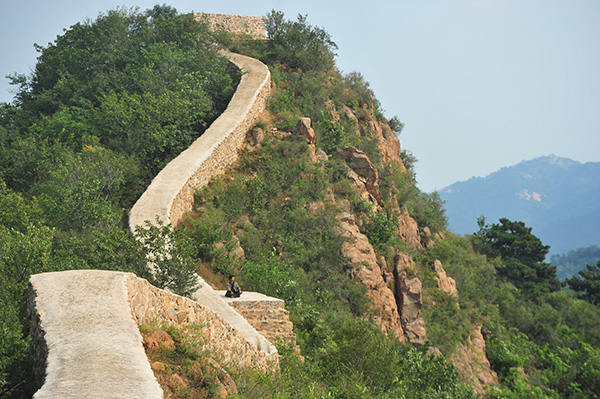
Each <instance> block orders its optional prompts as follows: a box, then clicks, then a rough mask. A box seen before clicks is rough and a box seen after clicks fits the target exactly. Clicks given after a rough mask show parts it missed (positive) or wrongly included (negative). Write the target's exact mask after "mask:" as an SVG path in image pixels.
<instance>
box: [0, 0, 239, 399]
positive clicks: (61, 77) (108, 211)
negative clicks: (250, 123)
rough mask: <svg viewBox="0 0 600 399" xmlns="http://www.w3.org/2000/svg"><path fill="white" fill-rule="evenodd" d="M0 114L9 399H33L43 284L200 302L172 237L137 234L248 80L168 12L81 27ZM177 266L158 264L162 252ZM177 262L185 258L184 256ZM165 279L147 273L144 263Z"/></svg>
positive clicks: (47, 54) (2, 372) (1, 379)
mask: <svg viewBox="0 0 600 399" xmlns="http://www.w3.org/2000/svg"><path fill="white" fill-rule="evenodd" d="M37 48H38V50H39V52H40V56H39V58H38V63H37V65H36V67H35V70H34V71H33V73H32V74H31V76H24V75H14V76H12V77H11V79H12V81H13V83H14V84H16V85H17V86H18V87H17V94H16V96H15V101H14V103H13V104H0V284H1V286H2V292H1V293H0V303H1V306H0V309H1V310H0V396H1V397H3V398H4V397H21V396H26V395H28V394H30V393H31V389H33V387H32V386H31V385H30V381H29V374H30V370H29V369H28V362H29V358H28V353H27V351H26V347H27V342H28V337H27V327H26V326H27V323H26V322H25V315H24V303H25V294H26V289H27V281H28V279H29V276H30V275H31V274H33V273H40V272H47V271H60V270H70V269H110V270H123V271H130V272H134V273H137V274H139V275H141V276H144V277H147V278H150V279H151V281H152V282H153V283H155V284H157V285H159V286H163V287H170V288H172V289H174V290H175V291H176V292H180V293H188V292H189V291H190V288H191V287H190V285H189V274H190V272H191V270H193V269H190V267H192V268H193V265H192V264H191V263H189V262H186V253H187V252H186V247H185V245H183V244H184V242H183V241H182V242H181V243H180V242H179V239H178V238H177V237H173V236H172V235H171V233H170V232H169V231H168V230H169V229H164V228H163V229H159V228H153V229H149V230H147V231H146V232H140V234H145V237H146V241H145V244H146V245H145V246H143V245H141V244H140V243H139V242H138V241H136V240H135V239H134V237H133V235H132V234H131V233H130V232H129V230H128V226H127V210H128V209H129V208H130V207H131V205H132V204H133V202H134V201H135V199H136V198H137V197H138V196H139V195H140V194H141V192H142V191H143V189H144V187H145V186H146V185H147V183H148V182H149V181H150V179H151V178H152V177H153V176H154V175H155V174H156V172H157V171H158V170H159V169H160V168H161V167H162V166H163V165H165V163H166V162H168V161H169V159H170V158H172V157H174V156H175V155H177V154H178V153H179V152H180V151H181V150H182V149H184V148H186V147H187V146H188V145H189V144H190V143H191V141H192V140H193V139H194V138H195V137H198V136H199V135H200V134H201V133H202V132H203V131H204V129H205V127H206V126H208V125H209V124H210V122H211V121H212V119H214V118H215V117H216V116H217V115H218V114H219V113H220V112H221V110H222V109H223V108H224V107H225V105H226V104H227V102H228V101H229V98H230V96H231V94H232V93H233V90H234V82H235V80H236V79H238V77H237V76H236V75H235V74H234V75H232V70H230V69H231V67H230V66H229V64H228V63H227V62H226V61H225V60H224V59H223V58H222V57H220V56H219V55H218V54H217V52H216V50H217V49H216V47H215V45H214V39H213V37H212V35H211V34H210V33H209V32H208V31H207V28H206V27H205V26H204V25H202V24H198V23H196V22H195V21H194V20H193V18H192V17H191V16H189V15H183V16H182V15H178V14H177V12H176V11H175V10H174V9H172V8H170V7H167V6H156V7H154V8H153V9H151V10H148V11H146V12H139V11H133V10H125V9H117V10H113V11H109V12H107V13H106V14H101V15H100V16H99V17H98V18H97V19H96V20H94V21H87V22H84V23H77V24H75V25H73V26H72V27H70V28H69V29H67V30H65V32H64V33H63V34H62V35H60V36H58V37H57V39H56V40H55V41H54V42H53V43H50V44H48V46H47V47H41V46H37ZM165 241H166V242H168V243H169V245H171V247H172V250H173V251H174V253H177V254H178V255H177V256H175V257H168V258H166V257H163V258H161V257H160V255H161V251H164V247H162V243H164V242H165ZM178 251H179V252H178ZM148 255H151V256H153V257H154V258H155V259H157V263H156V264H155V268H157V270H158V271H160V273H158V274H157V275H156V276H157V278H155V279H154V278H152V276H150V275H149V274H148V271H147V266H146V257H147V256H148Z"/></svg>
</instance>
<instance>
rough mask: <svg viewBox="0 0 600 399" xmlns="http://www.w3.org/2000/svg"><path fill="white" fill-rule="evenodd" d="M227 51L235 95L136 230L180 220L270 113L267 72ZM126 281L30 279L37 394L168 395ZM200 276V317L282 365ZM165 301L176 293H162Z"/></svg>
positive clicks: (63, 275)
mask: <svg viewBox="0 0 600 399" xmlns="http://www.w3.org/2000/svg"><path fill="white" fill-rule="evenodd" d="M224 55H225V56H226V57H227V58H228V59H229V60H231V62H233V63H234V64H235V65H236V66H238V68H240V69H241V71H242V78H241V81H240V83H239V85H238V88H237V90H236V92H235V93H234V95H233V97H232V99H231V101H230V103H229V105H228V107H227V109H226V110H225V112H224V113H223V114H221V116H219V118H217V120H216V121H215V122H214V123H213V124H212V125H211V126H210V127H209V128H208V129H207V130H206V132H205V133H204V134H203V135H202V136H201V137H200V138H198V139H197V140H196V141H195V142H194V143H193V144H192V145H191V146H190V147H189V148H188V149H187V150H185V151H184V152H182V153H181V154H180V155H179V156H178V157H177V158H175V159H174V160H173V161H171V162H170V163H169V164H168V165H167V166H166V167H165V168H164V169H163V170H162V171H161V172H160V173H159V174H158V175H157V176H156V177H155V178H154V180H153V181H152V183H151V184H150V186H149V187H148V189H147V190H146V192H144V194H143V195H142V196H141V197H140V199H139V200H138V201H137V203H136V204H135V205H134V207H133V208H132V210H131V213H130V219H129V224H130V228H131V230H132V231H135V227H136V226H139V225H144V222H145V221H146V220H149V221H152V222H153V221H154V220H155V219H156V217H158V218H160V219H161V220H162V221H163V222H164V223H171V224H173V225H176V224H178V223H179V222H180V221H181V219H182V218H183V215H184V214H185V213H186V212H188V211H190V210H191V208H192V204H193V198H194V191H195V190H196V189H198V188H200V187H202V186H203V185H205V184H207V183H208V182H209V181H210V179H211V178H212V177H215V176H218V175H220V174H221V173H223V172H224V171H225V170H226V169H227V168H228V167H229V166H230V165H231V164H233V162H235V160H236V159H237V154H238V150H239V149H240V148H241V146H242V145H243V142H244V139H245V135H246V132H247V131H248V130H249V128H251V127H252V126H253V125H254V123H255V122H256V119H257V116H258V115H259V114H260V113H261V112H262V111H263V110H264V108H265V104H266V99H267V96H268V93H269V89H270V74H269V70H268V68H267V67H266V66H265V65H264V64H262V63H261V62H259V61H258V60H255V59H252V58H249V57H245V56H242V55H238V54H233V53H224ZM130 278H131V276H129V275H128V274H127V273H118V272H106V271H97V270H96V271H69V272H56V273H42V274H38V275H34V276H32V277H31V281H30V282H31V294H30V306H29V308H30V310H31V311H32V312H34V313H35V314H36V317H34V318H33V323H32V326H33V335H34V349H35V348H36V346H37V352H38V356H39V357H43V359H42V360H39V359H38V366H39V367H38V370H39V371H40V372H41V374H44V373H45V376H44V384H43V386H42V388H40V390H39V391H38V392H37V393H36V394H35V396H34V397H35V398H82V397H86V398H160V397H162V390H161V389H160V387H159V386H158V384H157V382H156V380H155V378H154V375H153V373H152V371H151V369H150V366H149V364H148V361H147V359H146V356H145V352H144V350H143V347H142V345H141V335H140V333H139V331H138V329H137V327H136V323H135V321H134V319H133V318H132V310H133V308H131V309H129V308H128V305H129V306H132V305H131V303H132V300H133V299H132V297H131V287H130V286H129V288H128V285H127V284H129V283H128V281H129V280H128V279H130ZM198 279H199V280H200V283H201V288H200V289H199V290H198V291H197V292H196V293H195V295H194V299H195V300H196V301H197V302H198V303H199V304H200V306H201V307H202V309H204V310H203V312H204V311H206V312H208V313H210V314H216V316H215V317H216V318H215V319H214V320H217V322H216V324H218V325H219V328H221V326H223V328H225V330H224V331H225V332H223V333H222V334H224V335H222V336H223V337H229V336H231V335H230V334H233V336H235V337H237V336H239V337H241V338H240V339H242V340H243V341H244V342H246V344H245V345H248V347H249V349H248V350H249V351H250V352H251V351H257V352H258V355H257V358H258V360H257V361H258V362H259V363H260V362H264V359H267V360H273V359H276V358H277V350H276V348H275V347H274V346H273V345H272V344H271V343H270V342H269V341H267V340H266V339H265V338H264V337H263V336H262V335H261V334H259V333H258V332H257V331H256V330H255V329H254V327H252V326H251V325H250V324H249V323H248V322H247V321H246V319H244V318H243V317H242V316H241V315H240V314H239V313H237V312H236V311H235V310H233V308H231V307H230V306H229V305H228V304H227V303H226V302H225V301H224V300H223V299H222V298H221V295H219V294H218V293H217V292H215V291H214V290H213V289H212V288H211V287H210V286H209V284H205V283H204V282H203V281H202V279H201V278H200V277H199V276H198ZM128 290H129V291H128ZM165 295H167V296H168V295H170V294H168V293H167V294H160V295H159V296H163V297H164V296H165ZM182 300H183V299H182ZM169 302H173V301H172V300H171V299H169ZM174 302H176V303H179V302H181V301H180V300H175V301H174ZM190 306H194V305H190ZM163 313H164V311H163ZM134 314H135V312H134ZM211 317H212V316H211ZM219 320H221V321H219ZM235 339H237V338H235ZM233 345H235V344H233ZM261 359H262V360H261ZM252 362H254V360H252V361H251V363H252Z"/></svg>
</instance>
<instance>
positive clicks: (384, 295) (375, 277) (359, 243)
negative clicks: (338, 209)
mask: <svg viewBox="0 0 600 399" xmlns="http://www.w3.org/2000/svg"><path fill="white" fill-rule="evenodd" d="M339 229H340V234H341V235H342V236H344V237H346V238H348V239H349V241H348V242H346V243H344V246H343V249H342V251H343V253H344V255H345V256H347V257H348V258H349V259H350V260H351V262H352V265H353V266H354V270H353V272H352V274H353V278H358V279H360V281H361V282H362V283H363V284H364V285H365V286H366V287H367V297H368V299H369V304H370V307H371V309H373V311H374V313H375V321H376V323H377V325H379V326H380V327H381V329H382V331H383V332H384V333H387V334H390V335H392V336H394V337H396V338H397V339H399V340H401V341H404V340H405V338H404V330H403V329H402V325H401V322H400V314H399V312H398V305H397V302H396V298H395V296H394V292H393V291H392V289H391V288H390V287H389V286H388V285H387V283H386V282H385V280H384V278H383V275H384V273H383V272H382V270H381V268H380V267H379V265H378V264H377V258H376V256H375V251H374V250H373V246H372V245H371V244H370V243H369V240H368V239H367V237H366V236H365V235H364V234H363V233H361V232H360V230H359V228H358V226H357V225H356V224H355V222H354V216H352V215H351V214H349V213H347V212H345V213H343V214H342V215H341V216H340V224H339Z"/></svg>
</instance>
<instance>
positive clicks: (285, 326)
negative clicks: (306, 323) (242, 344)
mask: <svg viewBox="0 0 600 399" xmlns="http://www.w3.org/2000/svg"><path fill="white" fill-rule="evenodd" d="M228 303H229V306H231V307H233V308H234V309H235V310H237V311H238V312H239V313H240V314H241V315H242V316H244V318H245V319H246V320H248V322H249V323H250V324H251V325H252V327H254V328H256V330H257V331H258V332H259V333H261V334H262V335H263V336H264V337H265V338H267V339H268V340H269V341H271V342H273V343H275V342H277V341H278V340H282V341H283V342H285V343H287V344H290V345H296V334H294V331H293V329H294V325H293V324H292V322H291V321H290V312H289V311H288V310H287V309H286V308H285V303H284V301H283V300H281V299H277V298H266V299H258V300H249V301H246V300H239V299H233V300H230V301H228Z"/></svg>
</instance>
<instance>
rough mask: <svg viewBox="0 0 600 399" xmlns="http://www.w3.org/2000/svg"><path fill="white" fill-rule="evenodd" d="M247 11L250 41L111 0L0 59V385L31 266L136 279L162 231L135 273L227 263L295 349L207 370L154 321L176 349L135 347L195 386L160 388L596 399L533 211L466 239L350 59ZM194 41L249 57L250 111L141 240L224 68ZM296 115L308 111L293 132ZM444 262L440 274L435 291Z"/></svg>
mask: <svg viewBox="0 0 600 399" xmlns="http://www.w3.org/2000/svg"><path fill="white" fill-rule="evenodd" d="M266 26H267V34H268V40H267V41H252V40H248V39H243V38H242V39H240V38H232V37H230V36H229V35H228V34H226V33H220V34H217V35H213V34H211V33H209V32H208V31H207V30H206V28H205V27H204V26H203V25H201V24H198V23H196V22H194V21H193V19H192V18H191V17H190V16H186V15H178V14H177V13H176V11H175V10H173V9H172V8H170V7H166V6H156V7H154V8H153V9H152V10H148V11H146V12H138V11H129V10H115V11H109V12H107V13H106V14H102V15H100V16H99V17H98V18H97V19H96V20H95V21H91V22H88V23H82V24H76V25H74V26H73V27H71V28H70V29H68V30H67V31H66V32H65V33H64V34H63V35H62V36H59V37H58V38H57V40H56V41H55V42H54V43H52V44H49V45H48V47H46V48H41V47H40V51H41V55H40V58H39V62H38V65H37V67H36V69H35V71H34V73H33V74H32V76H29V77H23V76H14V77H13V81H14V82H15V83H16V84H18V85H19V87H20V89H19V91H18V94H17V96H16V99H15V103H14V104H10V105H9V104H3V105H2V108H1V113H0V153H1V154H0V162H1V163H0V179H1V180H0V279H1V281H0V282H1V284H2V287H3V290H2V291H1V292H0V300H1V309H2V310H1V314H0V323H1V324H0V397H7V398H8V397H26V396H28V395H31V393H32V390H33V389H34V387H33V386H32V385H31V383H30V369H29V367H30V365H29V364H28V362H29V361H30V360H29V357H28V354H27V351H26V346H27V342H28V339H29V338H28V335H27V327H26V326H27V324H26V322H25V320H26V319H25V315H24V314H23V307H24V302H25V290H26V284H27V279H28V277H29V275H30V274H32V273H38V272H42V271H51V270H66V269H73V268H98V269H113V270H127V271H132V272H135V273H137V274H138V275H141V276H143V277H147V278H149V277H150V276H148V273H147V271H146V270H145V257H146V256H147V254H148V253H149V252H151V251H157V248H160V243H161V242H162V241H161V240H165V239H170V240H171V242H173V243H174V246H173V251H174V252H173V253H174V254H175V256H174V257H173V258H172V259H167V260H166V261H165V262H166V263H165V266H164V270H165V276H166V277H165V278H164V280H163V281H153V282H154V283H156V284H159V285H161V286H165V285H167V286H168V285H169V281H171V282H173V281H174V283H173V284H172V285H170V286H169V287H170V288H171V289H174V290H176V291H177V290H179V292H184V291H185V290H186V284H185V281H184V280H185V276H186V275H187V273H189V271H190V270H193V271H197V272H199V273H200V274H201V275H202V276H203V277H205V279H206V280H207V281H209V282H210V283H212V284H215V285H218V286H220V287H222V286H223V285H224V281H225V276H227V275H228V274H230V273H235V274H237V275H238V276H239V281H240V282H241V284H242V288H244V289H245V290H256V291H260V292H263V293H265V294H268V295H273V296H277V297H280V298H283V299H285V301H286V307H287V308H288V309H289V310H290V317H291V319H292V321H293V322H294V326H295V332H296V334H297V336H298V344H299V346H300V349H301V353H300V354H298V353H297V352H296V351H295V349H294V348H292V347H287V346H286V345H284V344H280V345H279V350H280V353H281V355H282V357H281V362H280V365H281V368H280V370H278V371H271V372H268V373H263V372H259V371H256V370H237V369H228V370H227V371H225V370H222V368H221V367H220V366H215V365H214V362H213V363H210V361H208V360H204V359H205V358H206V357H210V354H206V353H201V351H200V350H199V349H198V348H196V347H193V345H192V344H191V343H189V342H187V341H186V339H185V336H184V335H182V334H181V332H179V331H178V330H177V329H172V330H170V331H168V332H169V333H170V334H171V335H172V336H173V338H174V344H173V345H174V346H173V347H174V349H173V350H172V351H164V352H160V353H158V354H154V355H153V356H158V357H159V358H160V359H168V360H169V364H171V363H173V364H174V365H173V366H169V367H173V369H174V370H180V371H178V372H179V373H181V375H185V380H186V381H196V382H195V383H197V384H198V386H199V387H200V388H201V389H199V390H198V392H194V393H193V394H192V393H191V392H189V390H191V389H194V388H193V386H188V387H187V388H186V389H187V390H188V391H187V392H186V390H179V391H177V390H176V389H173V390H172V392H173V394H177V395H179V396H180V397H218V395H219V392H218V389H215V387H214V386H213V384H215V383H216V382H215V381H216V380H217V379H219V378H221V376H222V375H223V373H225V374H229V375H231V376H232V377H233V379H234V381H235V385H237V389H236V390H237V393H234V394H232V396H231V397H239V398H269V397H272V398H396V397H398V398H432V397H435V398H470V397H477V396H486V397H493V398H496V397H497V398H559V397H567V398H586V397H592V398H594V397H598V392H600V349H599V345H600V310H599V309H598V306H597V305H594V304H592V303H588V302H586V300H585V298H587V297H586V296H585V295H582V298H584V299H583V300H582V299H577V297H576V295H575V293H573V292H570V291H567V290H565V289H561V287H560V284H557V280H556V270H555V268H552V267H551V266H550V265H547V264H545V263H544V262H543V256H542V257H541V258H540V254H542V253H543V254H544V255H545V253H544V250H545V246H544V245H543V244H542V243H541V242H539V239H537V237H535V236H533V234H531V229H527V227H526V226H525V225H522V226H521V224H519V223H518V222H511V221H509V220H507V221H506V222H502V221H501V223H500V224H496V223H492V224H486V223H485V221H482V223H481V225H480V231H479V232H477V234H475V235H473V236H467V237H458V236H455V235H453V234H451V233H449V232H448V231H447V226H446V219H445V216H444V210H443V203H442V201H441V200H440V198H439V197H438V196H437V195H435V194H434V195H430V194H426V193H422V192H420V191H419V190H418V189H417V188H416V186H415V176H414V173H413V171H412V169H411V165H412V164H413V163H414V161H415V160H414V158H413V157H412V156H411V155H410V153H408V152H405V151H402V152H401V151H400V145H399V143H398V141H397V139H396V137H395V135H394V133H395V134H396V135H399V134H400V133H401V131H402V126H403V125H402V124H401V123H400V122H399V120H398V118H396V117H394V118H391V119H390V120H388V119H386V117H385V116H384V115H383V111H382V109H381V107H380V104H379V103H378V101H377V100H376V98H375V96H374V93H373V92H372V90H371V89H370V88H369V85H368V83H367V82H366V81H365V80H364V79H363V77H362V76H361V75H360V74H359V73H355V72H354V73H349V74H342V73H340V72H339V71H338V70H337V69H336V67H335V62H334V60H335V55H334V51H335V48H336V46H335V43H334V42H333V41H332V38H331V37H330V35H329V34H328V33H327V32H326V31H325V30H323V29H322V28H319V27H315V26H312V25H310V24H309V23H308V21H307V19H306V17H302V16H299V17H298V19H297V20H296V21H289V20H286V19H285V17H284V15H283V14H281V13H278V12H271V13H270V14H269V15H267V17H266ZM214 43H219V45H220V46H222V47H226V48H229V49H230V50H232V51H236V52H240V53H244V54H247V55H250V56H253V57H255V58H258V59H260V60H262V61H263V62H265V63H266V64H267V65H268V66H269V68H270V70H271V74H272V79H273V82H274V87H273V93H272V96H271V99H270V102H269V109H268V112H266V113H264V114H263V115H262V120H261V121H260V122H259V123H258V124H257V126H256V128H255V129H253V130H252V132H250V133H249V136H248V145H247V148H246V149H245V150H244V151H242V153H241V154H240V158H239V161H238V163H237V164H236V165H235V167H233V168H231V169H230V170H229V171H228V173H227V174H226V175H224V176H222V177H221V178H219V179H214V180H213V181H212V182H211V184H210V185H208V186H207V187H205V188H204V189H203V190H200V191H199V192H197V193H196V202H195V206H194V211H193V212H192V214H190V215H188V218H187V219H186V221H185V222H184V223H183V224H182V225H180V226H178V227H177V228H175V230H174V232H173V233H170V232H169V229H158V228H155V229H148V230H147V231H146V232H145V234H147V238H148V240H147V241H146V242H147V243H148V246H146V247H144V246H142V245H141V244H140V243H139V242H137V241H136V240H134V239H133V237H132V236H131V234H130V233H129V231H128V230H127V226H126V222H125V221H126V217H125V216H126V212H127V209H129V207H130V206H131V204H132V202H133V201H135V199H136V198H137V196H139V194H140V193H141V191H143V187H145V185H146V184H147V183H148V181H149V180H150V179H151V178H152V176H154V174H155V173H156V172H157V171H158V170H160V168H161V167H162V166H163V165H164V164H165V163H166V162H168V160H169V159H170V158H172V157H173V156H175V155H176V154H177V153H178V152H179V151H180V150H181V149H182V148H185V146H187V145H188V144H189V142H191V140H193V138H194V137H197V136H198V135H200V134H201V133H202V131H203V129H204V128H205V127H206V126H207V125H208V124H209V123H210V121H211V120H212V119H214V117H215V116H216V115H218V113H219V112H220V111H221V110H222V109H223V107H224V105H225V104H226V103H227V101H228V98H229V97H230V96H231V93H232V92H233V90H234V86H235V82H236V81H237V79H238V76H236V74H235V72H234V71H232V70H231V68H230V67H229V66H228V64H227V63H226V61H224V60H223V59H222V58H220V57H219V56H218V55H217V53H216V48H217V46H216V45H215V44H214ZM301 117H308V118H310V119H311V122H312V129H313V130H312V131H311V130H309V129H306V130H301V134H294V131H295V130H296V125H297V122H298V120H299V119H300V118H301ZM311 132H313V133H314V135H315V136H314V139H313V137H312V133H311ZM513 223H516V224H514V225H513ZM506 226H508V227H511V228H506V229H505V228H504V227H506ZM515 226H516V227H515ZM512 227H514V228H512ZM166 236H170V237H166ZM522 242H525V243H533V244H534V245H533V246H530V247H529V246H528V247H527V248H529V250H516V249H517V248H522V247H520V246H519V244H520V243H522ZM511 249H512V251H511ZM546 252H547V249H546ZM444 271H445V272H444ZM515 271H519V272H522V274H518V273H516V272H515ZM442 272H443V273H442ZM446 273H447V274H448V276H450V277H452V278H453V279H454V281H455V284H456V289H457V290H456V291H453V290H452V289H446V288H441V287H442V284H441V282H442V280H443V281H445V282H446V283H450V282H451V280H450V279H447V278H445V274H446ZM173 276H175V277H182V276H183V277H182V278H173ZM451 285H452V284H450V286H451ZM421 287H422V288H421ZM417 291H418V294H419V295H417ZM417 296H418V297H419V298H418V300H416V299H415V298H416V297H417ZM394 309H396V310H394ZM488 360H489V363H488ZM209 370H213V371H209ZM214 370H218V376H215V375H216V374H214V373H217V372H216V371H214ZM203 372H204V373H206V375H207V377H206V378H204V377H202V376H203V374H202V373H203ZM210 373H213V374H212V376H210ZM163 377H164V376H161V378H163ZM164 378H168V377H164ZM474 389H475V390H476V393H474ZM169 392H171V391H169Z"/></svg>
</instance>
